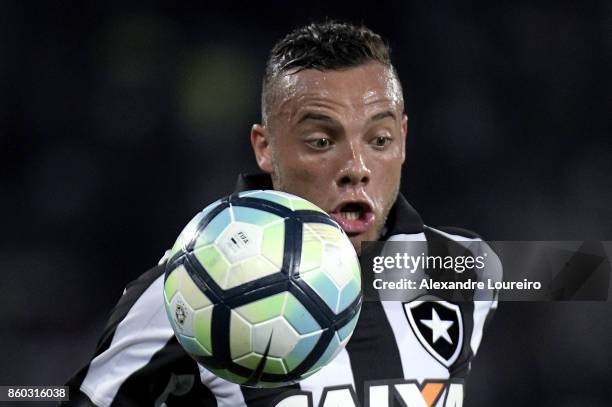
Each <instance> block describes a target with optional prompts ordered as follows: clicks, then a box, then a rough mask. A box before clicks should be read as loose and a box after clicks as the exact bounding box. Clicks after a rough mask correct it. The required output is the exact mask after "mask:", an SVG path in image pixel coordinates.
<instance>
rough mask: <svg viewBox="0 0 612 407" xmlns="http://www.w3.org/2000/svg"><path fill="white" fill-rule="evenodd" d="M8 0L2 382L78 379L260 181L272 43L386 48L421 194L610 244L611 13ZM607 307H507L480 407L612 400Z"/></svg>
mask: <svg viewBox="0 0 612 407" xmlns="http://www.w3.org/2000/svg"><path fill="white" fill-rule="evenodd" d="M177 3H179V4H178V5H177V4H173V3H172V2H167V3H166V2H149V3H146V2H126V1H107V2H85V1H84V2H65V1H64V2H46V1H45V2H35V1H19V2H18V1H2V2H1V3H0V164H1V165H0V214H1V219H2V220H1V223H0V225H1V227H2V233H1V235H0V236H1V237H0V242H1V244H0V270H1V273H2V274H1V275H2V278H1V279H0V290H1V293H2V307H0V318H1V321H2V328H1V331H0V332H1V333H0V346H2V348H1V349H2V350H1V351H0V384H22V385H25V384H60V383H63V382H64V381H65V380H66V379H67V378H68V377H69V376H70V375H71V374H72V373H73V372H74V371H75V370H76V369H77V367H78V366H80V365H81V364H83V363H84V362H85V361H86V360H87V358H88V357H89V356H90V354H91V353H92V352H93V349H94V345H95V341H96V340H97V337H98V335H99V333H100V332H101V329H102V327H103V324H104V322H105V320H106V318H107V316H108V313H109V311H110V310H111V308H112V306H113V305H114V304H115V302H116V301H117V300H118V298H119V297H120V296H121V293H122V291H123V288H124V287H125V285H126V284H127V283H128V282H129V281H131V280H132V279H134V278H135V277H137V276H138V275H139V274H141V273H142V272H143V271H145V270H146V269H147V268H149V267H150V266H152V265H154V264H155V263H156V262H157V260H158V259H159V258H160V257H161V255H162V254H163V252H164V250H165V249H167V248H169V247H170V246H171V245H172V243H173V241H174V239H175V238H176V236H177V234H178V232H179V231H180V230H181V229H182V227H183V225H184V224H185V223H186V222H187V221H188V220H189V219H190V218H191V217H192V216H193V215H194V214H195V213H196V212H197V211H198V210H200V209H201V208H203V207H204V206H205V205H206V204H207V203H209V202H211V201H212V200H213V199H216V198H218V197H219V196H221V195H224V194H227V193H228V192H230V191H231V190H232V189H233V184H234V181H235V178H236V174H237V173H238V172H244V171H252V170H254V169H255V168H256V167H255V163H254V160H253V158H252V154H251V151H250V144H249V138H248V136H249V130H250V125H251V124H252V123H254V122H257V121H258V118H259V92H260V78H261V76H262V74H263V67H264V63H265V60H266V57H267V53H268V51H269V49H270V48H271V46H272V44H273V43H274V42H275V41H276V40H278V39H279V38H280V37H282V36H283V35H284V34H285V33H286V32H288V31H289V30H290V29H291V28H293V27H295V26H296V25H301V24H305V23H307V22H309V21H311V20H313V19H314V20H321V19H324V18H326V17H330V18H336V19H343V20H348V21H351V22H354V23H364V24H366V25H368V26H369V27H371V28H372V29H374V30H375V31H377V32H379V33H380V34H382V35H383V36H385V37H386V38H388V39H389V41H390V44H391V46H392V48H393V57H394V61H395V64H396V66H397V68H398V71H399V75H400V78H401V79H402V81H403V84H404V90H405V96H406V101H407V112H408V115H409V118H410V122H409V140H408V147H407V149H408V150H407V151H408V155H407V164H406V166H405V172H404V179H403V187H402V190H403V192H404V193H405V194H406V195H407V196H408V198H409V200H410V201H411V202H412V203H413V205H414V206H415V207H416V208H417V209H418V210H419V211H420V212H421V214H422V216H423V217H424V219H425V221H426V223H428V224H431V225H434V226H438V225H454V226H462V227H466V228H469V229H473V230H476V231H478V232H479V233H481V234H482V235H483V236H485V237H486V238H488V239H491V240H503V239H507V240H547V239H549V240H564V239H569V240H581V239H601V240H606V239H607V240H612V216H611V215H612V206H611V205H610V202H611V201H612V182H611V181H610V176H611V171H610V170H611V167H612V141H611V138H610V136H611V132H610V130H611V126H610V124H611V121H610V112H611V111H612V110H611V109H612V101H611V96H610V95H611V94H612V86H611V84H612V81H611V80H610V73H611V67H612V65H611V64H610V60H611V57H612V3H611V2H609V1H603V0H602V1H595V2H569V1H567V2H559V1H557V2H546V3H544V2H543V3H535V2H534V3H529V2H524V1H513V2H501V3H499V2H484V1H483V2H461V6H459V4H458V2H453V1H447V2H435V4H430V3H432V2H423V1H420V2H407V1H397V2H373V1H370V2H365V1H363V2H358V1H352V2H350V3H345V4H337V3H334V4H330V2H328V1H323V2H319V1H311V2H291V1H271V2H266V3H265V4H264V3H259V2H250V3H245V2H241V3H239V2H235V3H234V4H230V5H227V6H221V3H222V2H215V3H213V4H206V2H197V3H194V4H189V5H187V3H185V2H177ZM611 311H612V306H611V304H610V303H605V302H600V303H578V302H571V303H569V302H568V303H503V304H501V306H500V309H499V310H498V312H497V315H496V318H495V319H494V320H493V322H492V325H491V326H490V329H489V331H488V332H487V333H486V335H485V338H484V342H483V345H482V347H481V351H480V353H479V355H478V357H477V358H476V360H475V363H474V364H473V374H472V375H471V378H470V380H469V381H468V388H467V393H468V394H467V399H466V405H467V406H491V405H495V406H516V405H539V406H557V407H559V406H561V407H566V406H610V405H611V404H612V390H611V386H610V383H611V378H612V367H611V366H610V364H611V363H610V362H611V361H612V347H611V346H610V345H611V344H612V318H610V315H611Z"/></svg>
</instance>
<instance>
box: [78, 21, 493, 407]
mask: <svg viewBox="0 0 612 407" xmlns="http://www.w3.org/2000/svg"><path fill="white" fill-rule="evenodd" d="M261 100H262V120H261V123H260V124H255V125H253V127H252V129H251V144H252V147H253V151H254V153H255V159H256V160H257V164H258V165H259V167H260V169H261V170H262V171H263V173H262V174H259V175H255V176H243V177H241V178H240V179H239V183H238V186H237V190H248V189H272V188H273V189H277V190H281V191H286V192H289V193H292V194H295V195H299V196H301V197H303V198H305V199H307V200H309V201H311V202H313V203H315V204H316V205H318V206H319V207H321V208H323V209H324V210H325V211H327V212H328V213H329V214H330V215H331V216H332V217H333V218H334V219H335V220H336V221H337V222H338V223H339V225H340V226H341V227H342V228H343V229H344V230H345V231H346V233H347V234H348V236H349V238H350V239H351V242H352V243H353V245H354V247H355V249H356V250H357V251H358V252H360V249H361V243H362V242H363V241H375V240H397V241H415V240H420V241H426V242H431V241H459V240H466V239H467V240H469V239H476V237H475V236H474V235H470V234H458V232H457V231H456V230H455V231H451V232H449V231H448V230H447V231H442V230H438V229H434V228H432V227H429V226H426V225H425V224H424V223H423V221H422V220H421V217H420V216H419V215H418V214H417V212H416V211H415V210H414V209H413V208H412V207H411V206H410V205H409V204H408V202H407V201H406V199H405V198H404V197H403V196H402V195H401V194H400V193H399V187H400V175H401V169H402V164H403V163H404V159H405V145H406V135H407V132H408V119H407V117H406V114H405V113H404V101H403V95H402V87H401V84H400V81H399V78H398V76H397V72H396V70H395V69H394V67H393V65H392V64H391V61H390V58H389V49H388V47H387V46H386V44H385V43H384V41H383V40H382V39H381V37H380V36H379V35H377V34H375V33H374V32H372V31H371V30H369V29H367V28H365V27H355V26H352V25H349V24H343V23H333V22H329V23H322V24H311V25H308V26H306V27H302V28H299V29H296V30H295V31H293V32H291V33H290V34H288V35H287V36H286V37H285V38H284V39H282V40H281V41H280V42H278V43H277V44H276V45H275V46H274V48H273V49H272V52H271V55H270V58H269V60H268V62H267V66H266V72H265V77H264V80H263V91H262V98H261ZM164 261H165V259H162V261H161V262H160V264H159V265H158V266H157V267H154V268H153V269H151V270H149V271H147V272H146V273H145V274H143V275H142V276H141V277H140V278H139V279H138V280H136V281H134V282H133V283H131V284H129V285H128V286H127V288H126V290H125V293H124V295H123V296H122V298H121V299H120V300H119V303H118V304H117V306H116V308H115V309H114V311H113V313H112V316H111V317H110V320H109V321H108V324H107V326H106V327H105V329H104V333H103V335H102V337H101V339H100V341H99V343H98V346H97V349H96V352H95V354H94V355H93V357H92V359H91V360H90V361H89V363H88V364H87V365H86V366H85V367H83V368H82V369H81V370H80V371H79V372H78V373H77V374H76V375H75V376H74V377H73V378H72V379H71V380H70V381H69V385H70V387H71V392H70V397H71V401H70V402H69V403H68V404H70V405H87V406H89V405H97V406H113V405H117V406H119V405H121V406H124V405H138V406H145V405H156V406H159V405H167V406H171V405H189V406H219V407H222V406H223V407H239V406H298V407H301V406H304V407H307V406H318V405H322V406H357V405H361V406H367V405H369V406H390V405H407V406H461V405H462V404H463V379H464V378H465V376H466V375H467V373H468V371H469V368H470V362H471V360H472V358H473V357H474V355H475V353H476V351H477V349H478V347H479V344H480V340H481V337H482V331H483V326H484V322H485V319H486V317H487V315H488V314H489V313H490V310H491V309H492V308H493V307H494V306H495V303H496V302H495V301H494V299H493V298H489V299H488V300H487V301H476V302H474V301H468V302H462V303H452V302H448V301H443V300H441V299H440V300H439V301H432V300H431V298H430V297H427V300H423V299H421V300H419V301H414V302H411V303H402V302H397V301H394V302H391V301H385V302H365V303H364V304H363V307H362V312H361V317H360V319H359V322H358V324H357V326H356V329H355V332H354V334H353V337H352V339H351V340H350V341H349V343H348V345H347V347H346V349H344V350H342V351H341V353H340V354H339V355H338V356H337V357H336V358H335V359H334V360H333V361H332V362H331V363H330V364H329V365H327V366H325V367H324V368H323V369H322V370H321V371H319V372H318V373H316V374H314V375H313V376H311V377H308V378H306V379H304V380H303V381H301V382H299V383H297V384H295V385H293V386H289V387H283V388H279V389H254V388H247V387H241V386H239V385H237V384H233V383H230V382H228V381H225V380H223V379H221V378H219V377H216V376H215V375H213V374H212V373H210V372H209V371H207V370H206V369H204V368H202V367H201V366H199V365H198V364H197V363H196V362H195V361H194V360H193V359H191V358H190V357H189V356H188V355H187V354H186V353H185V351H184V350H183V349H182V348H181V346H180V345H179V344H178V342H177V341H176V339H175V337H174V333H173V331H172V328H171V326H170V323H169V321H168V320H167V316H166V312H165V309H164V301H163V296H162V287H163V279H164Z"/></svg>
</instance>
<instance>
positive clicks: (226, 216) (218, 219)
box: [195, 208, 232, 247]
mask: <svg viewBox="0 0 612 407" xmlns="http://www.w3.org/2000/svg"><path fill="white" fill-rule="evenodd" d="M231 222H232V218H231V216H230V209H229V208H225V209H223V210H222V211H221V212H219V213H218V214H217V216H215V217H214V218H213V219H212V220H211V221H210V223H208V225H206V227H205V228H204V230H203V231H202V233H200V236H199V237H198V240H197V241H196V245H195V246H196V247H202V246H207V245H209V244H211V243H213V242H214V241H215V239H217V237H219V235H220V234H221V232H223V230H224V229H225V228H226V227H227V225H229V224H230V223H231Z"/></svg>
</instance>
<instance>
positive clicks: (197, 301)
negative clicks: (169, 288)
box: [173, 266, 212, 310]
mask: <svg viewBox="0 0 612 407" xmlns="http://www.w3.org/2000/svg"><path fill="white" fill-rule="evenodd" d="M173 274H176V275H177V278H178V281H179V284H180V286H179V287H180V290H181V294H183V298H184V299H185V301H186V302H187V304H189V305H190V306H191V308H192V309H194V310H198V309H200V308H204V307H208V306H209V305H210V304H212V302H211V301H210V300H209V299H208V297H207V296H206V295H205V294H204V293H203V292H202V290H200V288H199V287H198V286H197V285H196V284H195V283H194V282H193V280H192V279H191V276H190V275H189V273H187V270H186V269H185V267H183V266H180V267H179V268H178V269H176V270H175V272H174V273H173Z"/></svg>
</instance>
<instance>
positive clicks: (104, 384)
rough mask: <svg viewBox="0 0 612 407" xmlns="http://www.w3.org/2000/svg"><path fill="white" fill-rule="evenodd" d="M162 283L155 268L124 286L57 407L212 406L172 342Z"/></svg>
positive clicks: (189, 362)
mask: <svg viewBox="0 0 612 407" xmlns="http://www.w3.org/2000/svg"><path fill="white" fill-rule="evenodd" d="M163 284H164V267H163V265H159V266H157V267H154V268H153V269H151V270H149V271H147V272H146V273H144V274H143V275H142V276H141V277H140V278H138V279H137V280H135V281H133V282H132V283H130V284H129V285H128V286H127V287H126V289H125V292H124V294H123V296H122V297H121V299H120V300H119V302H118V303H117V305H116V306H115V308H114V309H113V311H112V313H111V316H110V318H109V320H108V323H107V324H106V327H105V328H104V331H103V333H102V336H101V338H100V340H99V342H98V344H97V347H96V351H95V353H94V355H93V357H92V359H91V360H90V361H89V363H88V364H87V365H86V366H84V367H83V368H82V369H80V370H79V371H78V372H77V373H76V374H75V375H74V376H73V377H72V378H71V379H70V380H69V381H68V383H67V385H68V386H69V388H70V401H69V402H66V403H64V404H62V405H66V406H100V407H102V406H114V405H121V406H147V405H150V406H153V405H160V404H161V403H162V402H163V403H165V404H166V405H168V406H171V405H194V406H216V405H217V404H216V401H215V398H214V396H213V395H212V393H211V392H210V390H208V388H206V387H205V386H204V385H203V384H202V382H201V381H200V380H199V377H200V374H199V369H198V366H197V363H196V362H195V361H194V360H193V359H191V358H190V357H189V356H188V355H187V354H186V353H185V351H183V349H182V347H181V345H180V344H179V343H178V342H177V341H176V339H175V337H174V332H173V330H172V327H171V325H170V323H169V321H168V318H167V316H166V310H165V307H164V301H163Z"/></svg>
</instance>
